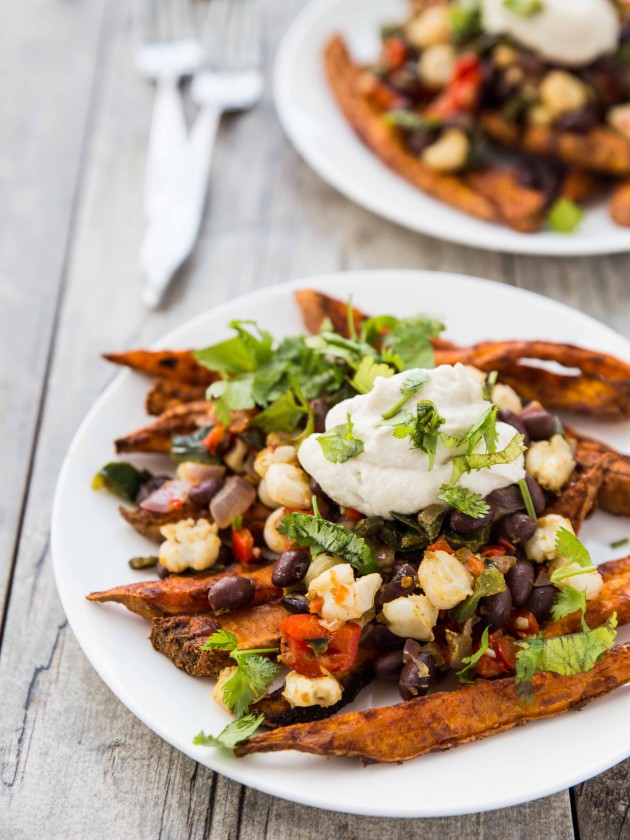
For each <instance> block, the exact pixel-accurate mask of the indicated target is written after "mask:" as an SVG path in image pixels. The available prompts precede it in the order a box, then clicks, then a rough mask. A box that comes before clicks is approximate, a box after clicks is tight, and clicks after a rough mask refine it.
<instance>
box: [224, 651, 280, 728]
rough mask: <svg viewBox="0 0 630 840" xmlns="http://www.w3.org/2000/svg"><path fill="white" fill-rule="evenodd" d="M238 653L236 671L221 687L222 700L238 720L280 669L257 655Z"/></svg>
mask: <svg viewBox="0 0 630 840" xmlns="http://www.w3.org/2000/svg"><path fill="white" fill-rule="evenodd" d="M239 653H240V655H239V656H238V658H237V663H238V664H237V668H236V671H235V672H234V674H233V675H232V676H231V677H230V679H229V680H228V681H227V682H226V683H225V685H224V686H223V700H224V701H225V705H226V706H227V707H228V708H229V709H231V710H232V711H233V712H234V714H235V715H236V717H239V718H240V717H242V716H243V715H244V714H246V713H247V712H248V711H249V707H250V705H251V704H252V703H253V702H254V701H255V700H258V698H259V697H262V695H263V694H264V693H265V691H266V690H267V688H268V687H269V686H270V685H271V683H272V682H273V680H274V678H275V676H276V674H277V673H278V671H279V670H280V668H279V666H278V665H276V663H275V662H272V661H271V660H270V659H267V658H266V657H264V656H259V655H258V654H257V653H251V652H249V651H240V652H239Z"/></svg>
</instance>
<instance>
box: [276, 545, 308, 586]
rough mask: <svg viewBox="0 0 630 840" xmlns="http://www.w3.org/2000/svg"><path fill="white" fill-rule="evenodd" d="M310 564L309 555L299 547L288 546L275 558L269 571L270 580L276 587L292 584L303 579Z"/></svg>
mask: <svg viewBox="0 0 630 840" xmlns="http://www.w3.org/2000/svg"><path fill="white" fill-rule="evenodd" d="M310 565H311V555H310V554H309V553H308V552H307V551H302V549H300V548H290V549H289V550H288V551H285V552H284V554H281V555H280V558H279V559H278V560H276V564H275V566H274V567H273V571H272V573H271V582H272V583H273V585H274V586H277V587H278V589H284V587H285V586H293V585H294V584H296V583H299V582H300V581H301V580H303V579H304V576H305V574H306V573H307V571H308V567H309V566H310Z"/></svg>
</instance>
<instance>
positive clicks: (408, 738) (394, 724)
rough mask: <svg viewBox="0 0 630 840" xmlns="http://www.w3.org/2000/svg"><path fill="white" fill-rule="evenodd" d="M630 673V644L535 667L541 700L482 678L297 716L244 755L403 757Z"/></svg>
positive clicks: (592, 692)
mask: <svg viewBox="0 0 630 840" xmlns="http://www.w3.org/2000/svg"><path fill="white" fill-rule="evenodd" d="M629 680H630V644H625V645H619V646H618V647H616V648H613V649H612V650H609V651H607V652H606V653H605V654H604V655H603V656H602V658H601V659H600V660H599V662H597V663H596V665H595V667H594V668H593V669H592V670H591V671H589V672H588V673H586V674H578V675H577V676H572V677H562V676H559V675H558V674H552V673H549V672H546V673H541V674H535V675H534V678H533V687H534V700H533V702H532V703H531V705H527V703H525V702H523V701H521V699H520V698H519V696H518V694H517V691H516V685H515V683H514V680H513V679H512V678H511V677H510V678H506V679H500V680H495V681H493V682H488V681H485V680H478V681H477V682H476V683H474V684H473V685H470V686H465V687H464V688H460V689H458V690H457V691H452V692H438V693H436V694H432V695H430V696H428V697H422V698H417V699H415V700H409V701H407V702H406V703H399V704H398V705H396V706H387V707H385V708H381V709H368V710H367V711H362V712H347V713H346V714H343V715H340V716H339V717H336V718H331V719H330V720H324V721H316V722H315V723H298V724H295V725H293V726H286V727H283V728H280V729H274V730H272V731H271V732H263V733H261V734H260V735H254V737H253V738H250V740H249V741H247V742H246V743H244V744H243V745H242V746H240V747H238V748H237V750H236V754H237V755H239V756H245V755H251V754H252V753H259V752H278V751H280V750H298V751H299V752H306V753H313V754H315V755H324V756H333V755H336V756H354V757H357V758H361V759H363V761H365V762H381V761H382V762H394V761H396V762H398V761H406V760H408V759H410V758H415V757H417V756H420V755H424V754H425V753H429V752H435V751H437V750H446V749H449V748H450V747H456V746H458V745H459V744H465V743H467V742H469V741H477V740H479V739H481V738H485V737H487V736H488V735H493V734H494V733H496V732H504V731H505V730H507V729H512V727H514V726H518V725H520V724H524V723H528V722H529V721H533V720H539V719H540V718H547V717H553V716H555V715H559V714H562V712H566V711H569V710H570V709H579V708H581V707H582V706H584V705H586V703H589V702H591V701H592V700H596V699H597V698H598V697H603V696H604V695H606V694H609V693H610V692H611V691H613V690H614V689H616V688H618V687H619V686H621V685H623V684H624V683H626V682H628V681H629Z"/></svg>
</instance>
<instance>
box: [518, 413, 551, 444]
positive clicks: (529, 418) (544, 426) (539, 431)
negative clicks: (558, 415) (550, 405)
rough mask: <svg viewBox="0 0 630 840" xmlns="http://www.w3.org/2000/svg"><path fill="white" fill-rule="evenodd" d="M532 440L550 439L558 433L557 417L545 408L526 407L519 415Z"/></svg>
mask: <svg viewBox="0 0 630 840" xmlns="http://www.w3.org/2000/svg"><path fill="white" fill-rule="evenodd" d="M519 419H520V420H521V421H522V422H523V423H524V424H525V428H526V429H527V431H528V432H529V436H530V438H531V439H532V440H549V438H550V437H551V436H552V435H554V434H555V433H556V419H555V417H554V416H553V414H550V413H549V412H548V411H545V409H544V408H537V409H533V410H531V411H528V410H527V409H526V408H524V409H523V411H522V412H521V413H520V415H519Z"/></svg>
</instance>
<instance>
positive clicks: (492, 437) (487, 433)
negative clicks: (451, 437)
mask: <svg viewBox="0 0 630 840" xmlns="http://www.w3.org/2000/svg"><path fill="white" fill-rule="evenodd" d="M498 411H499V406H498V405H489V406H488V407H487V408H486V409H485V411H484V412H483V414H482V415H481V417H480V418H479V420H477V422H476V423H475V424H474V425H473V426H471V428H470V429H469V430H468V432H467V433H466V434H465V435H464V437H463V438H462V439H461V440H458V441H457V445H458V446H466V447H467V450H466V451H467V454H468V455H472V453H473V451H474V449H475V446H477V444H478V443H479V441H480V440H481V438H483V439H484V440H485V442H486V449H487V451H488V452H490V453H493V452H496V451H497V438H498V434H497V413H498Z"/></svg>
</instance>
